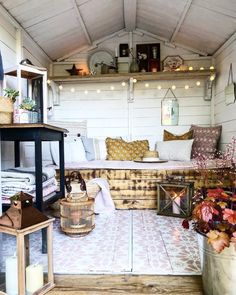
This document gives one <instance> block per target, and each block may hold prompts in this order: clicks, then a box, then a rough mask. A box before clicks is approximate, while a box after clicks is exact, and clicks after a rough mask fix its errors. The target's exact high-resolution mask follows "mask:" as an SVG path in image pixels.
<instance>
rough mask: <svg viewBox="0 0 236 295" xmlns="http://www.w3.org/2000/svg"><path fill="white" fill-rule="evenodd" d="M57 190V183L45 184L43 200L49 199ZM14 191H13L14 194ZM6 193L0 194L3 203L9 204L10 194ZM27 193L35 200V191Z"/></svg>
mask: <svg viewBox="0 0 236 295" xmlns="http://www.w3.org/2000/svg"><path fill="white" fill-rule="evenodd" d="M56 190H57V185H54V184H50V185H48V186H46V187H45V188H43V201H46V200H48V199H50V198H51V197H52V196H54V194H55V192H56ZM15 193H16V192H14V194H15ZM14 194H11V195H6V194H2V203H3V204H10V202H11V201H10V197H12V195H14ZM28 194H30V195H32V196H33V201H34V202H35V201H36V196H35V195H36V192H35V191H34V192H30V193H29V192H28Z"/></svg>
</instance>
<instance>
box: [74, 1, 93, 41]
mask: <svg viewBox="0 0 236 295" xmlns="http://www.w3.org/2000/svg"><path fill="white" fill-rule="evenodd" d="M71 1H72V4H73V7H74V10H75V13H76V16H77V18H78V21H79V23H80V25H81V27H82V30H83V32H84V34H85V37H86V39H87V41H88V44H89V45H91V44H92V40H91V38H90V36H89V33H88V30H87V28H86V25H85V23H84V20H83V18H82V16H81V13H80V11H79V8H78V6H77V4H76V0H71Z"/></svg>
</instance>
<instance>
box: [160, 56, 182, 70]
mask: <svg viewBox="0 0 236 295" xmlns="http://www.w3.org/2000/svg"><path fill="white" fill-rule="evenodd" d="M183 63H184V60H183V59H182V58H181V57H180V56H179V55H173V56H167V57H166V58H165V59H164V60H163V61H162V67H163V70H164V71H175V70H176V69H178V68H179V67H180V66H182V65H183Z"/></svg>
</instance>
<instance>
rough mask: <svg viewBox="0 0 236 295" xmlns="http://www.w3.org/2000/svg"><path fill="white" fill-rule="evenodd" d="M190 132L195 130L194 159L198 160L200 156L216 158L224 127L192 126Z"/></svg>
mask: <svg viewBox="0 0 236 295" xmlns="http://www.w3.org/2000/svg"><path fill="white" fill-rule="evenodd" d="M190 130H193V138H194V142H193V147H192V158H196V157H197V156H198V155H199V154H201V155H204V156H207V157H210V158H215V156H216V152H217V147H218V143H219V140H220V136H221V130H222V126H221V125H219V126H215V127H201V126H197V125H192V126H191V128H190Z"/></svg>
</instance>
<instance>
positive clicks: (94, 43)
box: [56, 29, 127, 61]
mask: <svg viewBox="0 0 236 295" xmlns="http://www.w3.org/2000/svg"><path fill="white" fill-rule="evenodd" d="M124 34H127V32H125V31H124V29H122V30H119V31H117V32H115V33H112V34H110V35H108V36H105V37H102V38H100V39H97V40H95V41H94V42H93V43H92V44H91V45H86V46H83V47H81V48H77V49H75V50H73V51H71V52H69V53H67V54H65V55H64V56H62V57H60V58H58V59H57V60H56V61H63V60H65V59H67V58H69V57H70V56H72V55H75V54H77V53H80V52H83V51H85V50H86V51H90V50H93V49H95V48H97V47H98V44H100V43H102V42H104V41H106V40H109V39H111V38H113V37H116V36H118V37H122V36H123V35H124Z"/></svg>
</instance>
